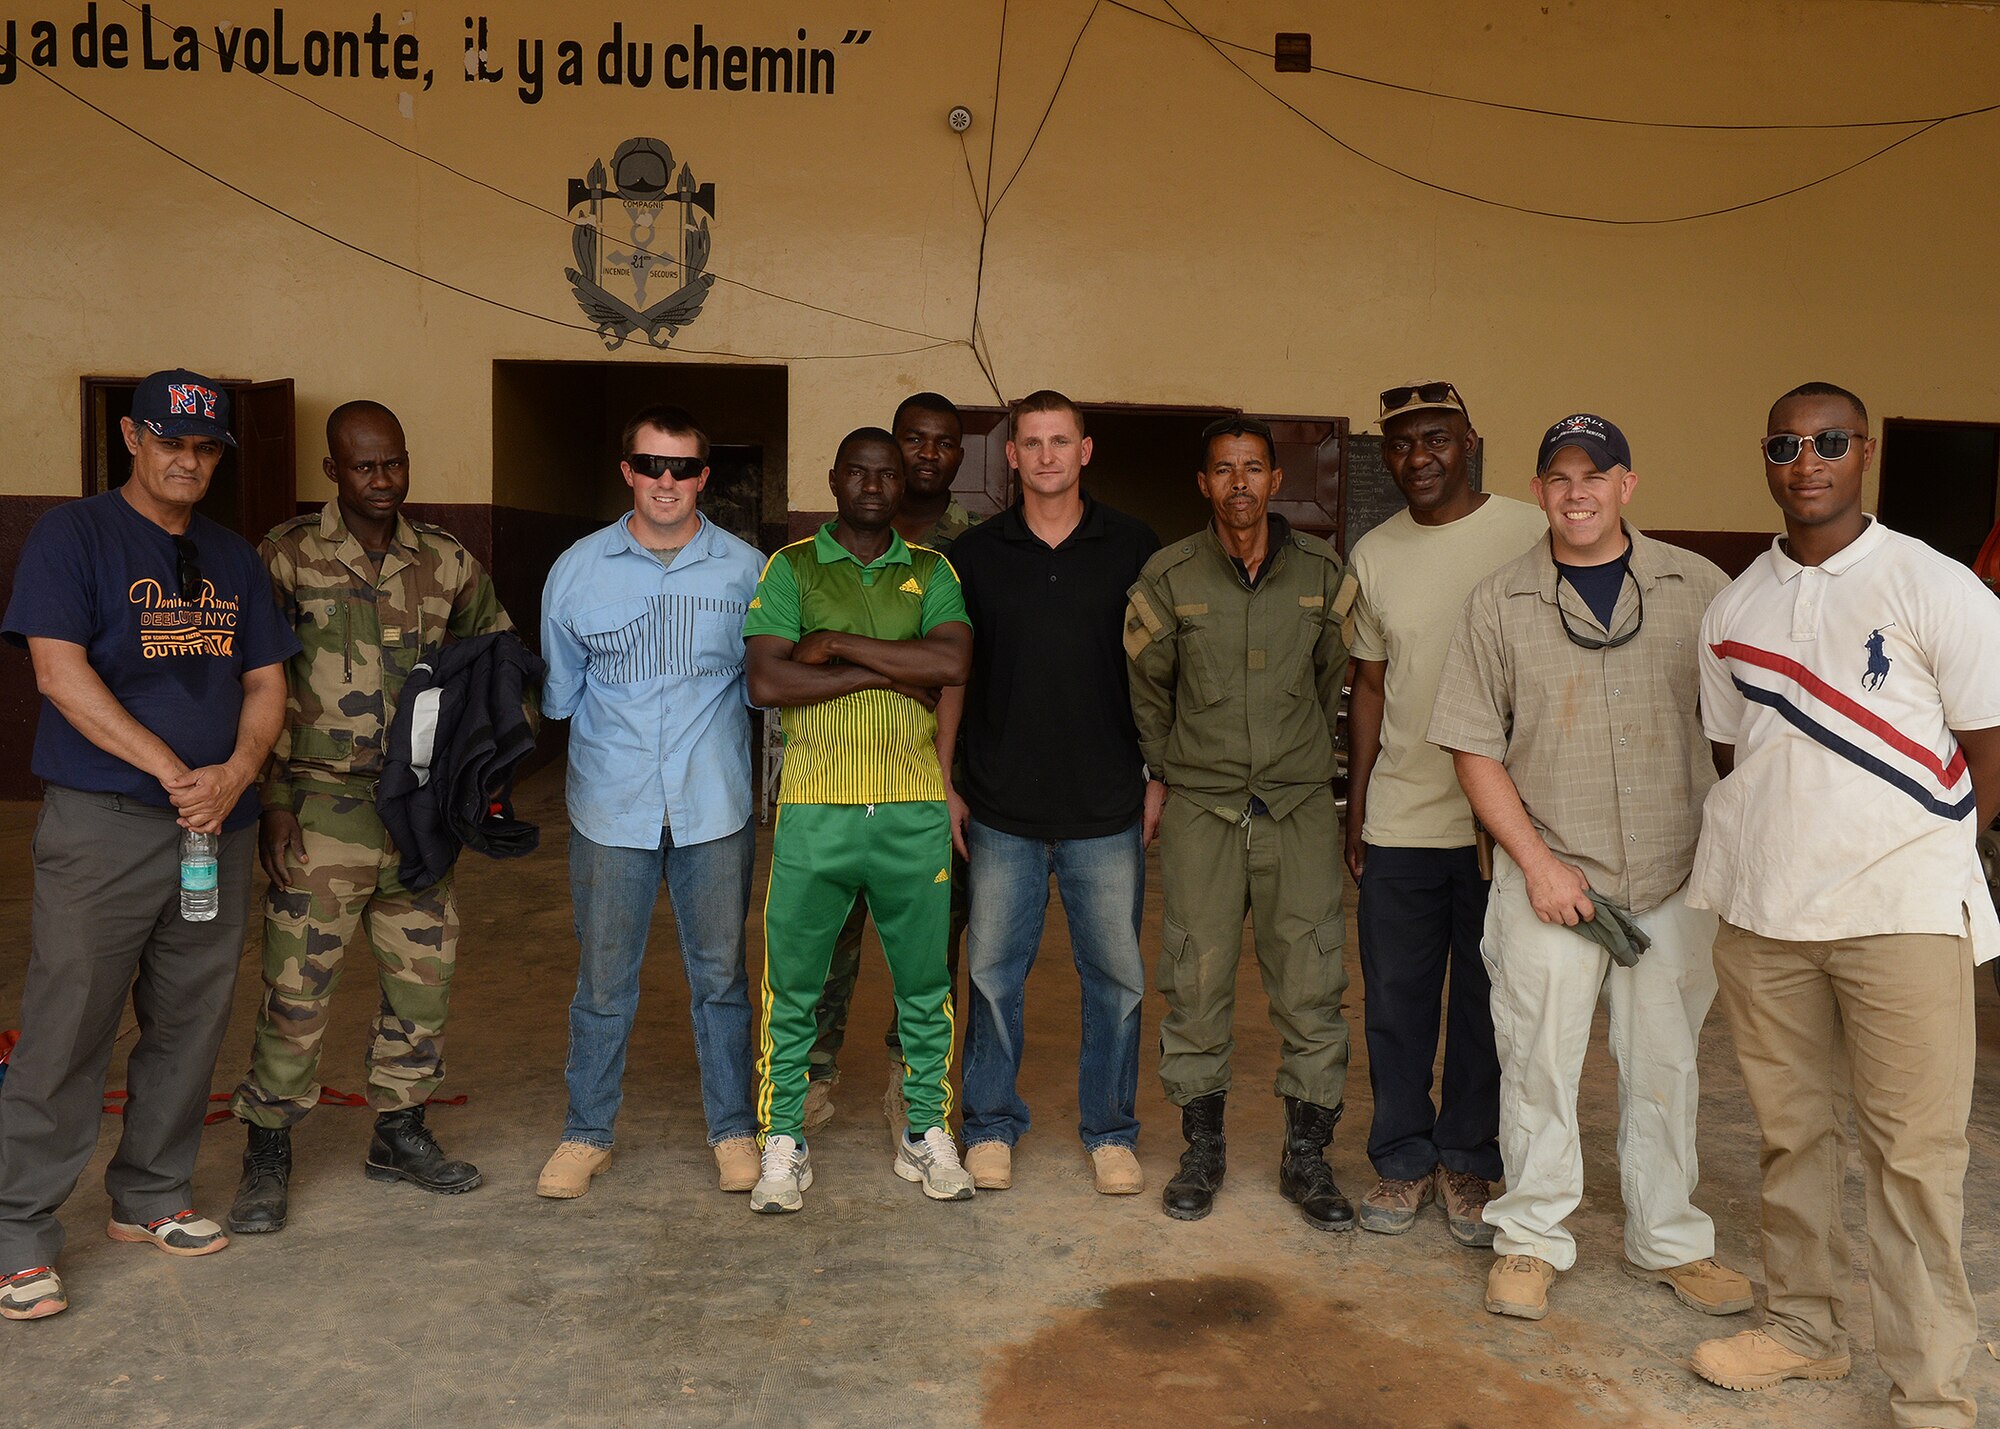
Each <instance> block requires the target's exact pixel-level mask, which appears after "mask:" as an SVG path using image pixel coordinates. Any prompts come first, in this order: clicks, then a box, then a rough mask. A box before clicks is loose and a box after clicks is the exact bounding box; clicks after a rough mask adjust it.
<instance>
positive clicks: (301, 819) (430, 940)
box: [229, 402, 514, 1234]
mask: <svg viewBox="0 0 2000 1429" xmlns="http://www.w3.org/2000/svg"><path fill="white" fill-rule="evenodd" d="M326 442H327V450H328V451H329V452H330V453H331V455H330V456H328V457H327V459H326V464H325V465H326V474H327V477H328V479H329V480H331V481H332V482H333V483H334V487H335V492H336V495H335V497H334V499H333V500H332V501H329V502H328V503H327V504H326V505H325V506H324V507H322V508H321V509H320V510H319V511H318V512H317V513H316V514H314V515H311V516H301V517H298V518H297V519H296V520H293V521H288V522H286V523H285V524H284V525H282V526H280V527H278V528H277V529H276V530H274V531H273V532H272V533H271V534H270V535H269V536H267V537H266V538H265V539H264V544H263V547H262V555H263V557H264V563H265V564H266V565H267V566H269V567H270V571H271V584H272V587H273V589H274V590H275V592H276V594H277V598H278V605H279V608H280V609H282V610H283V611H284V613H285V616H286V618H287V619H288V620H290V621H291V622H292V625H293V627H294V628H295V629H296V630H297V631H298V635H299V640H300V643H301V644H302V645H303V646H304V647H305V648H304V650H303V652H302V653H300V654H299V655H296V656H294V657H293V658H292V660H291V662H290V663H289V664H288V665H287V666H286V667H285V676H286V711H285V715H286V717H285V731H284V733H283V734H281V735H279V736H278V744H277V748H276V749H275V750H273V751H272V755H271V764H270V767H269V770H268V771H267V773H266V775H265V779H264V787H263V818H262V824H261V827H260V829H259V833H258V853H259V856H260V858H261V859H262V862H263V865H264V871H265V872H266V873H267V874H269V875H270V878H271V889H270V892H269V894H268V896H267V901H266V903H265V906H264V1004H263V1006H262V1008H261V1009H259V1011H258V1014H257V1041H256V1045H255V1047H254V1048H253V1049H252V1052H251V1058H250V1071H249V1074H248V1075H247V1076H245V1077H244V1079H243V1084H242V1086H240V1087H238V1088H237V1089H236V1096H235V1098H234V1101H233V1103H232V1107H231V1109H232V1110H233V1111H234V1112H235V1113H236V1115H237V1116H238V1117H239V1118H241V1119H242V1120H243V1121H244V1122H246V1123H247V1124H248V1127H249V1147H248V1149H247V1150H246V1151H245V1152H244V1155H243V1178H242V1180H241V1182H240V1183H239V1184H238V1186H237V1188H236V1200H235V1202H234V1203H233V1204H232V1205H231V1206H230V1208H229V1228H230V1229H231V1230H232V1231H237V1232H241V1233H250V1234H254V1233H256V1232H259V1231H276V1230H282V1229H284V1225H285V1218H286V1214H287V1203H288V1183H289V1181H290V1178H291V1168H292V1146H291V1129H292V1127H293V1126H295V1125H297V1124H298V1122H299V1121H300V1120H301V1119H302V1118H303V1117H304V1116H305V1114H306V1113H307V1112H308V1111H310V1110H312V1108H313V1106H314V1104H315V1103H316V1102H318V1100H319V1093H320V1084H319V1055H320V1041H321V1038H322V1037H323V1036H324V1035H325V1032H326V1024H327V1010H328V1006H329V1004H330V1002H331V1000H332V997H333V989H334V985H335V984H336V983H337V982H338V981H339V980H340V973H341V962H342V955H343V952H344V950H345V948H346V946H347V944H348V942H349V940H350V939H351V938H352V937H353V935H354V932H355V929H356V927H357V926H362V927H365V928H366V931H367V935H368V944H369V947H370V948H371V950H372V951H373V952H374V954H375V963H376V972H377V977H378V980H379V981H380V984H381V989H382V1002H381V1011H380V1014H379V1016H378V1017H377V1018H376V1021H375V1028H374V1041H373V1044H372V1045H371V1047H370V1049H369V1054H368V1104H369V1105H370V1106H371V1107H373V1108H374V1110H375V1112H376V1117H375V1136H374V1140H373V1142H372V1143H371V1144H370V1146H369V1149H368V1160H367V1168H366V1169H367V1173H368V1175H369V1177H370V1178H371V1179H373V1180H381V1181H395V1180H403V1181H408V1182H410V1183H411V1184H413V1185H416V1186H419V1187H421V1188H422V1189H424V1190H426V1191H437V1192H443V1193H446V1194H454V1193H457V1192H460V1191H470V1190H471V1189H472V1188H473V1187H475V1186H477V1185H478V1184H479V1172H478V1170H477V1169H476V1168H475V1167H473V1166H471V1165H469V1164H467V1163H466V1162H463V1161H451V1160H447V1159H446V1158H445V1155H444V1153H443V1152H442V1151H441V1150H439V1148H438V1144H437V1142H436V1140H435V1139H434V1138H433V1137H432V1136H431V1133H430V1131H429V1129H428V1128H427V1127H426V1126H425V1125H424V1105H425V1103H426V1102H427V1101H428V1100H429V1099H430V1097H431V1095H432V1094H433V1093H434V1092H435V1091H436V1090H437V1086H438V1083H439V1082H440V1081H441V1080H442V1079H443V1077H444V1024H445V1013H446V1009H447V1007H448V1006H449V1003H450V997H451V975H452V967H453V964H454V963H455V961H456V960H457V955H458V912H457V910H456V908H454V906H453V904H452V896H451V885H452V880H451V877H450V875H447V876H446V877H445V878H443V879H442V880H440V881H439V882H437V883H435V884H433V885H431V886H430V887H429V888H426V889H424V890H422V891H421V892H411V891H410V890H409V889H408V888H406V887H404V886H403V883H402V881H401V880H400V878H399V877H398V874H397V866H398V864H399V862H400V860H401V855H400V854H399V853H398V851H397V849H396V847H395V845H394V844H393V843H391V841H390V839H389V836H388V834H387V832H386V831H385V830H384V829H383V827H382V823H381V820H380V819H378V818H377V817H376V814H375V782H376V779H377V778H378V777H379V776H380V775H381V772H382V755H383V746H384V744H385V742H386V739H387V735H388V730H389V725H390V723H391V721H393V720H394V718H395V715H396V697H397V695H398V694H399V693H400V692H401V690H402V687H403V682H404V680H405V679H407V678H408V676H409V674H410V671H411V670H412V669H413V668H414V667H415V666H416V664H417V662H418V661H419V660H421V659H423V657H424V654H425V652H426V651H434V650H435V649H436V648H437V647H438V646H440V645H442V644H443V643H444V642H445V640H446V639H447V638H448V637H449V638H452V639H460V640H462V639H467V638H469V637H471V636H474V635H482V634H485V633H487V632H489V631H495V630H511V629H513V628H514V627H513V622H512V621H511V620H509V619H508V618H507V612H506V611H505V610H503V609H501V606H500V598H499V596H498V595H497V594H495V592H494V589H493V581H492V579H491V578H490V577H489V576H488V575H487V574H486V572H485V570H484V569H483V568H482V567H481V566H480V564H479V562H478V561H477V560H476V559H474V558H473V556H472V555H471V554H470V553H469V552H468V551H467V550H466V549H465V547H463V546H461V545H460V544H459V543H458V542H457V541H456V540H454V539H453V538H452V537H451V536H449V535H447V534H446V533H445V532H443V531H442V530H440V529H438V528H437V527H435V526H429V525H424V524H420V523H417V522H412V521H409V520H407V519H405V518H404V517H403V516H402V515H401V514H400V513H401V509H402V505H403V500H404V498H405V497H406V496H407V495H408V494H409V489H410V462H409V452H408V450H407V449H406V447H405V445H404V440H403V428H402V425H401V423H399V422H398V421H397V420H396V417H395V414H394V413H392V412H390V411H389V409H388V408H386V407H384V406H382V405H380V404H379V403H375V402H349V403H346V404H345V405H343V406H340V407H337V408H335V409H334V411H333V414H332V415H331V416H330V417H328V418H327V423H326Z"/></svg>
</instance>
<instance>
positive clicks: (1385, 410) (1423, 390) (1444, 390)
mask: <svg viewBox="0 0 2000 1429" xmlns="http://www.w3.org/2000/svg"><path fill="white" fill-rule="evenodd" d="M1415 402H1421V403H1423V404H1425V405H1426V406H1448V407H1456V408H1457V409H1458V410H1459V411H1461V412H1463V411H1464V410H1465V399H1464V398H1463V397H1461V396H1459V395H1458V389H1457V388H1456V387H1454V386H1452V385H1451V384H1450V383H1449V382H1418V383H1415V384H1413V385H1411V386H1408V387H1391V388H1389V389H1387V390H1386V391H1384V392H1383V393H1382V415H1383V416H1385V417H1386V416H1388V415H1390V414H1391V413H1393V412H1397V411H1400V410H1401V409H1403V408H1404V407H1407V406H1409V405H1411V404H1412V403H1415Z"/></svg>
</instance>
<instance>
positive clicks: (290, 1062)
mask: <svg viewBox="0 0 2000 1429" xmlns="http://www.w3.org/2000/svg"><path fill="white" fill-rule="evenodd" d="M299 828H300V830H301V831H302V833H303V835H304V840H305V850H306V857H305V865H304V867H300V866H298V863H297V861H296V860H290V861H289V862H288V872H289V874H290V877H291V882H292V887H291V889H290V890H289V891H286V890H284V889H280V888H277V887H275V886H273V887H272V888H271V889H270V891H269V892H268V893H267V894H266V895H265V902H264V1005H263V1006H262V1007H261V1008H260V1009H259V1010H258V1013H257V1041H256V1045H255V1047H254V1049H253V1050H252V1052H251V1055H250V1073H249V1075H248V1076H246V1077H245V1078H244V1079H243V1085H242V1086H240V1087H238V1088H237V1089H236V1096H235V1098H234V1099H233V1100H232V1102H231V1110H233V1111H234V1112H235V1113H236V1115H237V1116H238V1117H240V1118H242V1119H243V1120H244V1121H247V1122H250V1123H252V1124H254V1125H257V1126H265V1127H278V1126H291V1125H294V1124H296V1123H297V1122H298V1121H299V1120H300V1119H301V1118H302V1117H304V1116H305V1114H306V1113H307V1112H309V1111H311V1110H312V1108H313V1106H314V1105H315V1104H316V1103H317V1102H318V1101H319V1092H320V1083H319V1057H320V1042H321V1040H322V1039H323V1038H324V1037H325V1035H326V1021H327V1012H328V1009H329V1007H330V1005H331V1003H332V1000H333V989H334V986H335V984H337V983H338V982H339V981H340V972H341V963H342V960H343V956H344V954H345V952H346V949H347V945H348V943H350V942H351V941H352V940H353V938H354V933H355V930H356V928H357V927H360V928H364V929H365V930H366V932H367V935H368V946H369V948H370V950H371V951H372V952H373V953H374V954H375V971H376V979H377V981H378V982H379V984H380V985H381V993H382V1001H381V1008H380V1011H379V1012H378V1014H377V1015H376V1018H375V1021H374V1025H373V1031H372V1037H371V1041H370V1045H369V1048H368V1105H369V1106H371V1107H372V1108H374V1109H375V1110H376V1111H378V1112H386V1111H400V1110H402V1109H403V1108H405V1107H413V1106H421V1105H422V1104H423V1103H424V1102H426V1101H428V1100H429V1099H430V1097H431V1094H432V1093H433V1092H435V1091H436V1090H437V1086H438V1083H439V1082H441V1081H443V1080H444V1023H445V1014H446V1012H447V1010H448V1008H449V1005H450V1001H451V974H452V966H453V964H454V963H455V962H456V961H457V958H458V910H457V908H456V907H455V906H454V905H453V903H452V897H451V878H450V876H449V875H447V876H446V877H445V879H444V880H443V881H442V882H439V883H436V884H433V885H432V886H431V887H429V888H426V889H424V890H423V891H422V892H421V893H412V892H411V891H410V890H409V889H407V888H405V887H404V886H403V884H402V882H401V880H400V879H399V878H398V877H397V876H396V870H397V864H398V863H399V861H400V857H401V856H400V855H399V854H398V853H397V852H396V848H395V845H394V844H393V843H391V842H390V840H389V835H388V833H387V832H386V831H385V830H384V829H383V827H382V822H381V820H380V819H378V818H377V817H376V816H375V805H374V803H373V802H372V801H371V800H369V799H367V798H365V797H359V796H354V795H348V794H329V793H317V792H306V793H304V794H302V795H301V796H300V798H299Z"/></svg>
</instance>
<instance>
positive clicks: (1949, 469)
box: [1875, 417, 2000, 566]
mask: <svg viewBox="0 0 2000 1429" xmlns="http://www.w3.org/2000/svg"><path fill="white" fill-rule="evenodd" d="M1996 500H2000V423H1994V422H1926V421H1918V420H1916V419H1913V418H1908V417H1891V418H1889V419H1888V420H1887V421H1885V422H1883V423H1882V493H1881V496H1880V498H1879V499H1878V500H1877V502H1876V507H1875V509H1876V513H1877V514H1878V515H1879V516H1880V517H1881V518H1882V524H1883V525H1884V526H1887V527H1888V528H1889V529H1890V530H1892V531H1901V532H1902V533H1903V534H1904V535H1906V536H1915V537H1916V538H1917V539H1918V540H1919V541H1922V542H1924V543H1925V544H1926V545H1928V546H1930V547H1931V548H1932V549H1934V550H1937V551H1942V552H1943V553H1944V554H1945V555H1947V556H1950V557H1951V558H1952V559H1953V560H1955V561H1963V562H1965V564H1966V565H1968V566H1969V565H1971V564H1972V563H1973V559H1974V558H1975V557H1976V556H1977V555H1978V554H1979V547H1980V543H1981V542H1983V541H1984V540H1985V539H1986V534H1987V532H1989V531H1991V530H1992V529H1993V521H1994V516H1995V507H1996Z"/></svg>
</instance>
